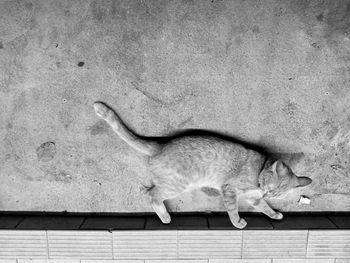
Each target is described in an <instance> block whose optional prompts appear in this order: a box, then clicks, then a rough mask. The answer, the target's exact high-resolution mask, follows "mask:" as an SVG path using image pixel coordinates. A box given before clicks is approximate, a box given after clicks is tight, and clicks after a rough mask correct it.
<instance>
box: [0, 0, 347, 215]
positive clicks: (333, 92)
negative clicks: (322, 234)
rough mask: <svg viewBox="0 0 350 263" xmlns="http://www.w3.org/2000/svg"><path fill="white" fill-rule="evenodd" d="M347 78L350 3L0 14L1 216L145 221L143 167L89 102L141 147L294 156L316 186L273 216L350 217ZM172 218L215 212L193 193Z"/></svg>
mask: <svg viewBox="0 0 350 263" xmlns="http://www.w3.org/2000/svg"><path fill="white" fill-rule="evenodd" d="M349 70H350V1H333V0H325V1H317V0H314V1H313V0H309V1H307V0H295V1H287V0H285V1H278V0H268V1H250V0H247V1H238V0H237V1H222V0H211V1H209V0H208V1H200V0H197V1H189V0H188V1H163V0H159V1H146V0H139V1H129V0H126V1H112V0H104V1H102V0H101V1H92V0H66V1H62V0H58V1H57V0H51V1H49V0H38V1H35V0H8V1H4V0H0V94H1V95H0V136H1V139H0V177H1V178H0V179H1V184H0V210H34V211H43V210H45V211H62V210H67V211H80V212H100V211H104V212H147V211H152V210H151V207H150V205H149V203H148V200H147V199H146V198H145V197H143V196H142V194H141V193H140V192H139V184H140V182H142V180H143V179H144V178H146V177H147V173H146V172H145V169H144V168H145V166H144V163H143V161H144V156H143V155H142V154H139V153H137V152H135V151H134V150H133V149H131V148H129V147H128V146H127V145H126V144H125V143H124V142H123V141H121V140H120V139H119V138H118V137H117V136H116V135H115V134H114V133H113V132H112V130H111V129H110V128H109V127H108V126H107V125H106V124H105V123H104V122H103V121H101V120H100V119H98V117H97V116H96V115H95V113H94V111H93V107H92V104H93V102H94V101H96V100H99V101H104V102H106V103H108V104H109V105H111V106H112V107H113V108H114V109H115V110H116V111H117V112H118V113H119V114H120V116H121V117H122V118H123V119H124V120H125V123H127V124H128V125H129V126H130V127H131V129H133V130H134V131H136V132H137V133H139V134H142V135H146V136H162V135H168V134H171V133H173V132H176V131H179V130H183V129H188V128H197V129H207V130H212V131H218V132H221V133H224V134H227V135H230V136H234V137H236V138H240V139H242V140H244V141H247V142H250V143H254V144H257V145H260V146H263V147H266V148H267V149H269V150H270V151H272V152H279V153H288V154H289V155H288V154H287V155H286V156H287V157H288V156H289V157H290V156H294V155H293V154H295V153H303V154H304V156H303V158H298V160H297V161H296V160H294V161H293V160H292V159H290V158H289V159H288V158H287V160H286V162H289V163H290V164H291V165H292V168H293V170H294V171H295V173H296V174H298V175H304V176H309V177H311V178H312V179H313V183H312V184H311V185H309V186H308V187H305V188H304V189H303V188H300V189H298V190H296V191H294V192H292V193H290V194H289V195H288V196H287V197H286V198H285V199H283V200H277V199H276V200H271V203H272V204H273V205H274V207H276V208H278V209H281V210H282V211H301V210H305V211H322V210H327V211H330V210H339V211H340V210H342V211H346V210H350V197H349V196H350V175H349V170H350V163H349V160H350V133H349V128H350V109H349V101H350V71H349ZM290 154H292V155H290ZM299 155H300V154H299ZM300 195H305V196H307V197H309V198H310V199H311V204H310V205H302V204H298V202H297V201H298V200H299V197H300ZM168 206H169V208H170V210H172V211H190V210H195V211H196V210H197V211H205V210H223V205H222V202H221V200H220V198H214V197H206V196H205V195H204V194H202V193H200V192H197V191H193V192H189V193H185V194H183V195H182V196H180V197H179V198H177V199H174V200H170V201H169V202H168ZM243 209H247V208H246V207H245V205H244V204H243Z"/></svg>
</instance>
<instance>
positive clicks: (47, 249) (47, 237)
mask: <svg viewBox="0 0 350 263" xmlns="http://www.w3.org/2000/svg"><path fill="white" fill-rule="evenodd" d="M45 236H46V251H47V258H50V252H49V235H48V233H47V230H45Z"/></svg>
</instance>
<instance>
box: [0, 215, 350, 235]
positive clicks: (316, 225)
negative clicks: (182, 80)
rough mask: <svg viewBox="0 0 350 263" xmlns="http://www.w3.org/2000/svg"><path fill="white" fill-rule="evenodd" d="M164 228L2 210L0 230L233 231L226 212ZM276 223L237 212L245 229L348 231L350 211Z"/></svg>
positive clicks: (175, 218)
mask: <svg viewBox="0 0 350 263" xmlns="http://www.w3.org/2000/svg"><path fill="white" fill-rule="evenodd" d="M170 214H171V217H172V222H171V223H170V224H169V225H164V224H162V223H161V222H160V220H159V219H158V217H157V216H156V215H155V213H84V212H79V213H78V212H66V211H63V212H39V211H35V212H32V211H1V212H0V229H7V230H11V229H21V230H110V231H112V230H235V229H237V228H235V227H233V226H232V224H231V222H230V221H229V218H228V216H227V213H225V212H210V213H209V212H208V213H205V212H200V213H198V212H183V213H170ZM283 215H284V219H283V220H281V221H276V220H272V219H270V218H268V217H267V216H265V215H263V214H260V213H244V212H242V213H240V216H241V217H242V218H245V219H246V221H247V222H248V224H247V227H246V228H245V229H246V230H309V229H312V230H316V229H317V230H322V229H327V230H331V229H333V230H336V229H350V212H306V213H305V212H303V213H302V212H286V213H283Z"/></svg>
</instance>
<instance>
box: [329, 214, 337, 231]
mask: <svg viewBox="0 0 350 263" xmlns="http://www.w3.org/2000/svg"><path fill="white" fill-rule="evenodd" d="M326 217H327V218H328V220H329V221H331V223H332V224H333V225H334V226H335V227H336V229H339V227H338V225H337V224H336V223H334V221H333V220H332V219H331V218H330V216H326Z"/></svg>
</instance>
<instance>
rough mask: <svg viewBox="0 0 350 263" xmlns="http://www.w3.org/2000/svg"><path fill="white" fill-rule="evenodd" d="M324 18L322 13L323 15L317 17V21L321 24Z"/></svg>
mask: <svg viewBox="0 0 350 263" xmlns="http://www.w3.org/2000/svg"><path fill="white" fill-rule="evenodd" d="M323 18H324V16H323V13H321V14H319V15H317V16H316V19H317V20H318V21H320V22H322V21H323Z"/></svg>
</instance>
